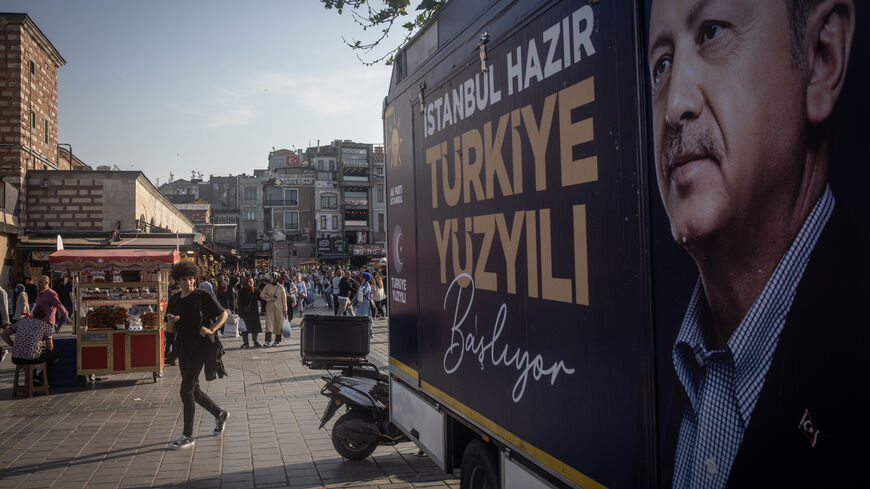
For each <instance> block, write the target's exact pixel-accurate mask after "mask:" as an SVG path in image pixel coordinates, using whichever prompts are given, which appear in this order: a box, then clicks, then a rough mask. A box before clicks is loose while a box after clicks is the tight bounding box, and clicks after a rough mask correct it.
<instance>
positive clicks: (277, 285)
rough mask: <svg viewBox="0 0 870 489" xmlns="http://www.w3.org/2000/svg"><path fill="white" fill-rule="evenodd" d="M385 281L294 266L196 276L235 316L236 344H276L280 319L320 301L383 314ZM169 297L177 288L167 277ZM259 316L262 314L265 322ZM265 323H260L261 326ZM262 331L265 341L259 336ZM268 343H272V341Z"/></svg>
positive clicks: (337, 310) (359, 271)
mask: <svg viewBox="0 0 870 489" xmlns="http://www.w3.org/2000/svg"><path fill="white" fill-rule="evenodd" d="M386 282H387V281H386V279H385V278H384V275H383V274H382V272H381V271H379V270H376V269H374V268H359V267H349V266H348V267H342V266H323V267H320V268H318V269H315V270H306V271H302V270H299V269H296V268H289V269H286V268H282V267H277V268H270V267H261V268H256V269H239V270H238V271H230V270H226V271H224V272H222V273H219V274H217V275H215V274H205V275H202V276H200V277H197V287H198V288H200V289H203V290H205V291H207V292H209V293H211V294H213V295H214V296H215V298H216V299H217V300H218V302H219V303H220V304H221V305H222V306H223V307H224V308H226V309H227V310H228V312H230V313H233V314H236V315H238V316H239V317H240V319H241V323H240V325H241V327H240V332H241V334H242V340H243V343H242V348H248V347H250V346H252V345H251V343H250V342H249V339H251V340H252V341H253V346H255V347H260V346H278V345H279V344H280V342H281V325H282V323H283V320H284V318H285V317H286V318H287V320H292V319H293V316H294V311H298V312H299V315H300V316H301V315H302V314H303V313H304V311H305V309H307V308H310V307H314V306H315V305H317V304H318V303H319V301H322V303H323V305H325V306H326V307H328V308H330V309H331V310H332V311H333V314H335V315H350V316H370V317H372V318H381V317H386V316H387V291H386ZM169 286H170V295H172V294H174V293H176V292H178V291H179V290H180V289H179V287H178V286H177V284H176V283H175V282H174V280H172V279H170V282H169ZM260 316H265V325H263V324H262V322H261V319H260ZM264 326H265V327H264ZM264 329H265V342H264V343H263V344H261V343H260V342H259V338H258V336H259V334H260V333H261V332H263V331H264ZM171 340H172V338H167V360H168V361H169V362H170V363H173V362H172V360H173V357H174V355H173V353H174V352H172V345H171V342H172V341H171ZM273 341H274V343H273Z"/></svg>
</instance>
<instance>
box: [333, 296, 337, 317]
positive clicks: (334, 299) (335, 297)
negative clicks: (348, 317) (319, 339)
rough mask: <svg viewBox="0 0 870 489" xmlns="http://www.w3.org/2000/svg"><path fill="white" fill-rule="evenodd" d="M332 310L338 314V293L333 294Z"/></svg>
mask: <svg viewBox="0 0 870 489" xmlns="http://www.w3.org/2000/svg"><path fill="white" fill-rule="evenodd" d="M332 312H333V314H335V315H336V316H338V294H333V295H332Z"/></svg>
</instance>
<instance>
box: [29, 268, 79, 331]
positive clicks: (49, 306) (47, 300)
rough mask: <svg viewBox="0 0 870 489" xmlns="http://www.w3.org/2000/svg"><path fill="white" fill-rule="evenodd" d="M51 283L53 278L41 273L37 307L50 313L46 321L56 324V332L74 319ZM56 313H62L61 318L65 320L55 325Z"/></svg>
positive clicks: (38, 282)
mask: <svg viewBox="0 0 870 489" xmlns="http://www.w3.org/2000/svg"><path fill="white" fill-rule="evenodd" d="M50 283H51V279H49V278H48V275H40V276H39V278H38V279H36V285H37V287H39V292H38V293H37V294H36V307H38V308H40V309H42V310H43V311H45V313H46V314H48V317H47V318H46V319H45V322H47V323H48V324H50V325H52V326H54V331H55V333H56V332H57V331H58V330H60V327H61V326H62V325H63V324H64V323H68V322H72V321H71V320H70V318H69V312H68V311H67V309H66V308H65V307H64V306H63V304H62V303H61V302H60V298H58V296H57V292H55V291H53V290H51V288H50V287H49V284H50ZM56 313H60V316H61V318H63V322H62V323H60V324H57V325H55V314H56Z"/></svg>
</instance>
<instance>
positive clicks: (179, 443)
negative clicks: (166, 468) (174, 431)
mask: <svg viewBox="0 0 870 489" xmlns="http://www.w3.org/2000/svg"><path fill="white" fill-rule="evenodd" d="M195 443H196V440H194V439H193V437H190V436H182V437H181V438H179V439H177V440H175V441H173V442H172V443H170V444H169V449H170V450H184V449H187V448H192V447H193V445H194V444H195Z"/></svg>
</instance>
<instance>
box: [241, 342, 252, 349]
mask: <svg viewBox="0 0 870 489" xmlns="http://www.w3.org/2000/svg"><path fill="white" fill-rule="evenodd" d="M250 347H251V346H250V345H249V344H247V343H242V348H250Z"/></svg>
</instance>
